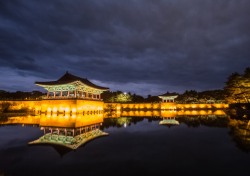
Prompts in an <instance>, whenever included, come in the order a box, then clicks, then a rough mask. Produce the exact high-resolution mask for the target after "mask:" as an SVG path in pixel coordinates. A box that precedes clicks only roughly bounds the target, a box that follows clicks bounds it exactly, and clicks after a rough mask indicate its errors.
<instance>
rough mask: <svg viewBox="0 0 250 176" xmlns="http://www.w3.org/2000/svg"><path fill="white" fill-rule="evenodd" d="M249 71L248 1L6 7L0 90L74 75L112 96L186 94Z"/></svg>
mask: <svg viewBox="0 0 250 176" xmlns="http://www.w3.org/2000/svg"><path fill="white" fill-rule="evenodd" d="M249 66H250V1H249V0H1V1H0V73H1V74H0V90H6V91H11V92H12V91H17V90H20V91H33V90H43V89H41V88H39V87H38V86H36V85H35V84H34V82H35V81H53V80H57V79H58V78H60V77H61V76H62V75H63V74H64V73H65V72H66V71H69V72H70V73H72V74H74V75H77V76H80V77H84V78H87V79H89V80H90V81H91V82H93V83H95V84H97V85H100V86H105V87H109V88H110V90H111V91H116V90H121V91H126V92H131V93H136V94H139V95H143V96H146V95H148V94H151V95H159V94H163V93H166V92H167V91H168V92H178V93H183V92H184V91H185V90H197V91H203V90H214V89H223V87H224V83H225V82H226V80H227V78H228V76H229V75H231V74H232V73H233V72H238V73H240V74H242V73H243V72H244V70H245V68H246V67H249Z"/></svg>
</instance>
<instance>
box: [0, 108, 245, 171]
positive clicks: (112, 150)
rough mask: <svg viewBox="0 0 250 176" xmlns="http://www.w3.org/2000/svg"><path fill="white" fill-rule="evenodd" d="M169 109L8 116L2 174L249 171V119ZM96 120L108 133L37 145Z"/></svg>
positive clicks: (1, 133)
mask: <svg viewBox="0 0 250 176" xmlns="http://www.w3.org/2000/svg"><path fill="white" fill-rule="evenodd" d="M159 114H160V115H159ZM161 114H164V113H158V112H156V113H153V112H144V113H138V112H125V113H118V115H117V113H114V114H111V115H110V114H109V115H97V116H95V115H93V116H92V117H91V116H90V117H85V116H69V117H53V116H46V115H44V116H35V117H32V116H27V117H11V118H9V119H8V120H4V121H1V122H0V175H1V176H3V175H4V176H7V175H11V176H18V175H85V176H89V175H119V176H120V175H124V176H128V175H132V174H133V175H135V174H136V175H192V176H196V175H197V176H198V175H227V176H228V175H235V176H236V175H237V176H241V175H242V176H243V175H249V163H250V154H249V150H250V133H249V132H250V131H249V125H250V123H249V120H248V119H242V118H232V117H230V116H228V115H226V114H223V113H219V114H218V113H213V112H212V113H211V112H210V113H206V112H205V113H204V112H202V113H195V112H184V113H174V114H172V115H169V114H171V113H167V114H168V115H161ZM96 124H98V125H97V126H96ZM86 127H87V128H86ZM93 127H95V129H98V130H100V131H102V132H105V133H107V134H108V135H105V136H99V137H98V136H97V137H93V138H91V139H90V140H87V141H86V142H83V143H82V145H80V146H79V147H78V148H76V149H74V150H73V149H70V148H67V146H66V147H65V146H63V145H57V144H55V143H54V144H53V143H43V142H41V143H40V144H38V145H30V144H29V143H30V142H31V141H34V140H37V139H41V137H43V136H44V135H46V134H49V133H51V135H54V134H53V133H52V132H54V131H58V134H56V135H59V132H61V131H64V130H65V131H66V130H67V131H70V130H71V131H72V129H73V132H74V133H73V134H74V135H75V136H79V135H82V134H85V133H88V132H91V130H93ZM53 130H54V131H53ZM80 131H81V132H80ZM60 135H62V134H61V133H60ZM65 135H67V134H66V133H65ZM51 140H52V139H51ZM41 141H42V140H41Z"/></svg>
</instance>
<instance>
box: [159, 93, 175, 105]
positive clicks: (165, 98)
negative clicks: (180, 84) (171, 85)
mask: <svg viewBox="0 0 250 176" xmlns="http://www.w3.org/2000/svg"><path fill="white" fill-rule="evenodd" d="M158 97H159V98H160V99H161V100H162V102H163V103H165V102H168V103H169V102H174V99H176V98H177V97H178V95H177V94H176V93H169V92H167V93H165V94H162V95H158Z"/></svg>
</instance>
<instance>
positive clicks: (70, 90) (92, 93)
mask: <svg viewBox="0 0 250 176" xmlns="http://www.w3.org/2000/svg"><path fill="white" fill-rule="evenodd" d="M35 84H36V85H38V86H41V87H43V88H44V89H46V90H47V91H48V92H47V96H46V97H45V99H65V98H66V99H68V98H80V99H92V100H101V93H103V92H104V91H107V90H109V88H107V87H101V86H98V85H95V84H93V83H92V82H90V81H89V80H88V79H86V78H81V77H78V76H75V75H72V74H70V73H68V72H66V73H65V74H64V75H63V76H62V77H61V78H59V79H58V80H57V81H49V82H35Z"/></svg>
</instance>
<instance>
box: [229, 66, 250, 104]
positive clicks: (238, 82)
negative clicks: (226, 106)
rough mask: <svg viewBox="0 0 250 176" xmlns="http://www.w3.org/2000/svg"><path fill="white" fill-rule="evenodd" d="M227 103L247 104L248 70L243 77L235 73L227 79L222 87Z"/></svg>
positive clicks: (248, 97) (249, 95)
mask: <svg viewBox="0 0 250 176" xmlns="http://www.w3.org/2000/svg"><path fill="white" fill-rule="evenodd" d="M224 90H225V91H226V99H227V101H228V102H229V103H249V99H250V68H249V67H248V68H246V69H245V72H244V74H243V75H240V74H239V73H237V72H235V73H233V74H231V75H230V76H229V77H228V80H227V82H226V85H225V87H224Z"/></svg>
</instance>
